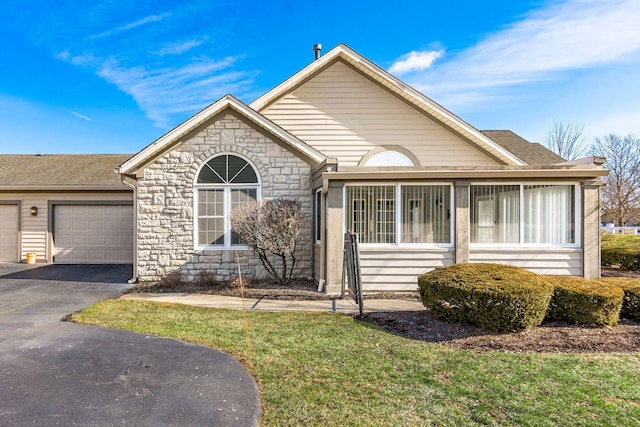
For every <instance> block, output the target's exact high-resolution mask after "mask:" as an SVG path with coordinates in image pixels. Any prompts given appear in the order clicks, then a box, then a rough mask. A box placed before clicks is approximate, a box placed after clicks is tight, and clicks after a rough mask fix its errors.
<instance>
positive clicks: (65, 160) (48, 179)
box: [0, 154, 131, 190]
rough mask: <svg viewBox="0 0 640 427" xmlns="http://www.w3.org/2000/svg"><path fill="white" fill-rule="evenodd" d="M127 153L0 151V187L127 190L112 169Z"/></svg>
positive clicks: (125, 157) (4, 188)
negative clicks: (9, 152) (26, 152)
mask: <svg viewBox="0 0 640 427" xmlns="http://www.w3.org/2000/svg"><path fill="white" fill-rule="evenodd" d="M130 157H131V154H2V155H0V189H2V190H51V189H53V188H55V189H61V190H65V189H104V190H130V188H129V187H127V186H126V185H124V184H123V183H122V182H121V180H120V176H119V175H118V174H116V173H115V172H114V170H115V168H117V167H118V165H119V164H121V163H122V162H124V161H126V160H127V159H128V158H130Z"/></svg>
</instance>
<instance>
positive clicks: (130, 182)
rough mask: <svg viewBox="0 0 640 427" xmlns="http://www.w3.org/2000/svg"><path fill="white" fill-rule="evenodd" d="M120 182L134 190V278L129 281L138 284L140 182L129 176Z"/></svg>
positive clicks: (122, 178) (121, 177) (121, 178)
mask: <svg viewBox="0 0 640 427" xmlns="http://www.w3.org/2000/svg"><path fill="white" fill-rule="evenodd" d="M116 171H117V170H116ZM120 180H121V181H122V183H123V184H124V185H126V186H127V187H131V188H132V189H133V277H132V278H131V279H129V283H136V282H137V281H138V186H137V183H138V181H137V180H135V179H134V178H131V177H130V176H127V175H120Z"/></svg>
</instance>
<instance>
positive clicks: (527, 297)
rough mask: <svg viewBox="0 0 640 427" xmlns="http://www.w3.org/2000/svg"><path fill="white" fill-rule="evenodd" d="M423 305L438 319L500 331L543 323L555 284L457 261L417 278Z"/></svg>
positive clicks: (513, 269) (520, 272)
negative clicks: (457, 262)
mask: <svg viewBox="0 0 640 427" xmlns="http://www.w3.org/2000/svg"><path fill="white" fill-rule="evenodd" d="M418 287H419V290H420V296H421V299H422V303H423V304H424V305H425V307H427V309H428V310H429V311H430V312H431V314H433V315H434V316H435V317H437V318H439V319H443V320H448V321H453V322H460V323H469V324H473V325H478V326H481V327H483V328H487V329H493V330H497V331H523V330H525V329H528V328H531V327H534V326H538V325H540V323H542V320H543V319H544V316H545V313H546V311H547V307H548V305H549V300H550V299H551V295H552V294H553V287H552V286H551V285H550V284H549V283H548V282H547V281H545V280H544V277H543V276H539V275H537V274H534V273H531V272H529V271H527V270H524V269H521V268H517V267H512V266H508V265H502V264H455V265H450V266H448V267H442V268H438V269H436V270H433V271H431V272H429V273H427V274H423V275H422V276H420V277H418Z"/></svg>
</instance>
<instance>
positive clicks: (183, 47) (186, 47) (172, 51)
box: [158, 37, 208, 56]
mask: <svg viewBox="0 0 640 427" xmlns="http://www.w3.org/2000/svg"><path fill="white" fill-rule="evenodd" d="M207 40H208V37H202V38H200V39H193V40H187V41H181V42H176V43H169V44H166V45H165V46H164V47H162V48H160V49H159V50H158V55H160V56H165V55H179V54H181V53H185V52H188V51H190V50H191V49H193V48H194V47H198V46H200V45H201V44H203V43H204V42H206V41H207Z"/></svg>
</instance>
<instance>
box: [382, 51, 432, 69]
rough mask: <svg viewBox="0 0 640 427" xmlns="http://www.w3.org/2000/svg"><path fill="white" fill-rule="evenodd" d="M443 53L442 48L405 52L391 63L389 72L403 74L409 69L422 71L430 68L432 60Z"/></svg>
mask: <svg viewBox="0 0 640 427" xmlns="http://www.w3.org/2000/svg"><path fill="white" fill-rule="evenodd" d="M442 54H443V51H442V50H438V51H435V50H430V51H420V52H416V51H412V52H409V53H406V54H404V55H402V56H401V57H400V59H398V60H396V62H394V63H393V65H391V67H390V68H389V72H390V73H393V74H405V73H408V72H411V71H422V70H426V69H427V68H430V67H431V65H432V64H433V63H434V61H435V60H436V59H438V58H440V57H441V56H442Z"/></svg>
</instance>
